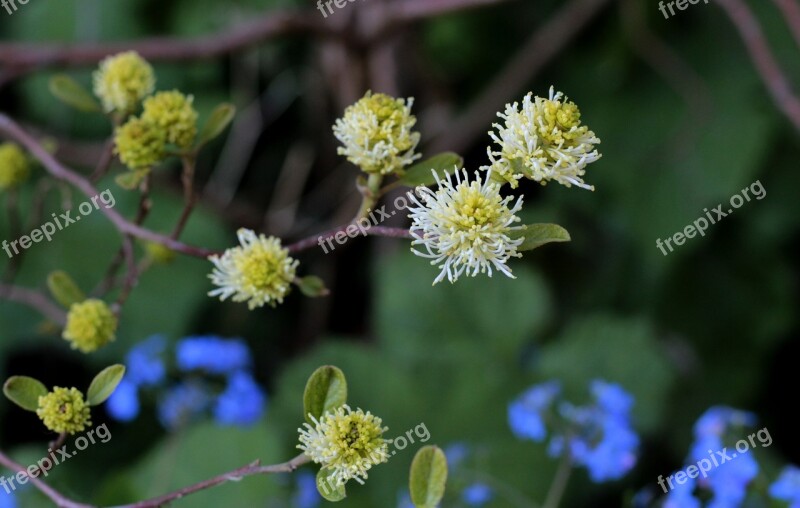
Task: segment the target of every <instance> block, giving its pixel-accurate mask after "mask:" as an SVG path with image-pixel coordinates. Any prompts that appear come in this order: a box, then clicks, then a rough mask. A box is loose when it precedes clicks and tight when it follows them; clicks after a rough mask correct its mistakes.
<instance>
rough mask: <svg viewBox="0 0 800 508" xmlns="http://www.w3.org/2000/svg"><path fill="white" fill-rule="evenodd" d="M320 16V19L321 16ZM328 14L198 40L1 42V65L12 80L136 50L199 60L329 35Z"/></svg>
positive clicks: (296, 15)
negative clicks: (305, 35)
mask: <svg viewBox="0 0 800 508" xmlns="http://www.w3.org/2000/svg"><path fill="white" fill-rule="evenodd" d="M315 14H317V15H315ZM323 21H324V20H323V18H322V16H320V15H318V13H316V12H311V11H305V12H303V11H286V12H272V13H269V14H267V15H266V16H264V17H262V18H260V19H258V20H255V21H252V22H249V23H245V24H243V25H240V26H237V27H234V28H231V29H230V30H228V31H226V32H223V33H220V34H215V35H208V36H201V37H195V38H172V37H154V38H149V39H139V40H136V41H122V42H111V43H88V44H62V43H41V44H40V43H36V44H29V43H12V44H0V67H5V69H4V70H6V71H7V72H9V74H11V78H13V77H16V76H17V75H19V74H21V73H23V72H30V71H31V70H35V69H40V68H44V67H63V66H81V65H88V66H94V65H96V64H97V62H98V61H100V60H101V59H103V58H105V57H106V56H108V55H112V54H115V53H119V52H121V51H129V50H134V51H136V52H138V53H139V54H140V55H142V57H144V58H146V59H148V60H151V61H157V60H160V61H175V60H199V59H205V58H213V57H216V56H220V55H225V54H228V53H232V52H234V51H237V50H239V49H242V48H245V47H248V46H252V45H255V44H258V43H261V42H264V41H267V40H270V39H274V38H276V37H281V36H286V35H294V34H299V33H308V32H311V33H323V34H324V33H326V32H328V31H329V29H328V28H327V26H328V25H326V24H325V23H323Z"/></svg>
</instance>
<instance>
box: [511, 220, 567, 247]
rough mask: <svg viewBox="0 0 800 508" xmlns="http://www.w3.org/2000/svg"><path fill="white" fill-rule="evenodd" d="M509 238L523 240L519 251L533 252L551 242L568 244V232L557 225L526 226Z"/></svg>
mask: <svg viewBox="0 0 800 508" xmlns="http://www.w3.org/2000/svg"><path fill="white" fill-rule="evenodd" d="M510 236H511V238H512V239H516V238H525V241H524V242H522V245H520V246H519V247H517V250H519V251H525V250H533V249H536V248H539V247H541V246H542V245H546V244H548V243H553V242H569V241H570V240H571V238H570V236H569V232H568V231H567V230H566V229H564V228H562V227H561V226H559V225H558V224H528V225H526V226H525V229H518V230H516V231H513V232H512V233H511V235H510Z"/></svg>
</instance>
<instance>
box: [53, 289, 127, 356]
mask: <svg viewBox="0 0 800 508" xmlns="http://www.w3.org/2000/svg"><path fill="white" fill-rule="evenodd" d="M116 331H117V317H116V316H115V315H114V314H113V313H112V312H111V309H110V308H109V307H108V305H106V303H105V302H103V301H102V300H96V299H89V300H85V301H83V302H80V303H74V304H72V306H71V307H70V309H69V313H68V314H67V326H66V327H65V328H64V333H63V335H62V337H64V339H65V340H67V341H69V342H71V343H72V349H78V350H80V351H81V352H83V353H91V352H93V351H96V350H98V349H99V348H101V347H103V346H105V345H106V344H108V343H109V342H112V341H113V340H114V339H115V337H114V334H115V333H116Z"/></svg>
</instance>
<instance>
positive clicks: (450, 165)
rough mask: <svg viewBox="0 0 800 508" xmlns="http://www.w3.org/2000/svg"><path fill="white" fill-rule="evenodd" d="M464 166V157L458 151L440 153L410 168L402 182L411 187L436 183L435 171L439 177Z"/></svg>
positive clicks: (401, 179) (402, 177) (401, 178)
mask: <svg viewBox="0 0 800 508" xmlns="http://www.w3.org/2000/svg"><path fill="white" fill-rule="evenodd" d="M462 167H464V159H463V158H462V157H461V156H460V155H458V154H457V153H452V152H445V153H440V154H439V155H434V156H433V157H431V158H430V159H427V160H424V161H422V162H418V163H417V164H414V165H413V166H411V167H410V168H408V169H407V170H406V171H405V173H404V174H403V176H401V177H400V183H402V184H403V185H407V186H409V187H418V186H420V185H422V186H425V187H427V186H428V185H433V184H435V183H436V178H434V176H433V172H434V171H436V173H437V174H438V175H439V178H443V177H445V176H446V175H447V174H450V173H452V172H453V171H457V170H459V169H461V168H462Z"/></svg>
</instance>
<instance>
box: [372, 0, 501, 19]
mask: <svg viewBox="0 0 800 508" xmlns="http://www.w3.org/2000/svg"><path fill="white" fill-rule="evenodd" d="M505 2H508V0H404V1H395V2H392V3H390V4H389V6H388V9H389V18H390V19H392V20H394V21H395V22H411V21H416V20H419V19H425V18H432V17H435V16H441V15H444V14H450V13H451V12H460V11H464V10H468V9H475V8H479V7H486V6H490V5H497V4H501V3H505Z"/></svg>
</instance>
